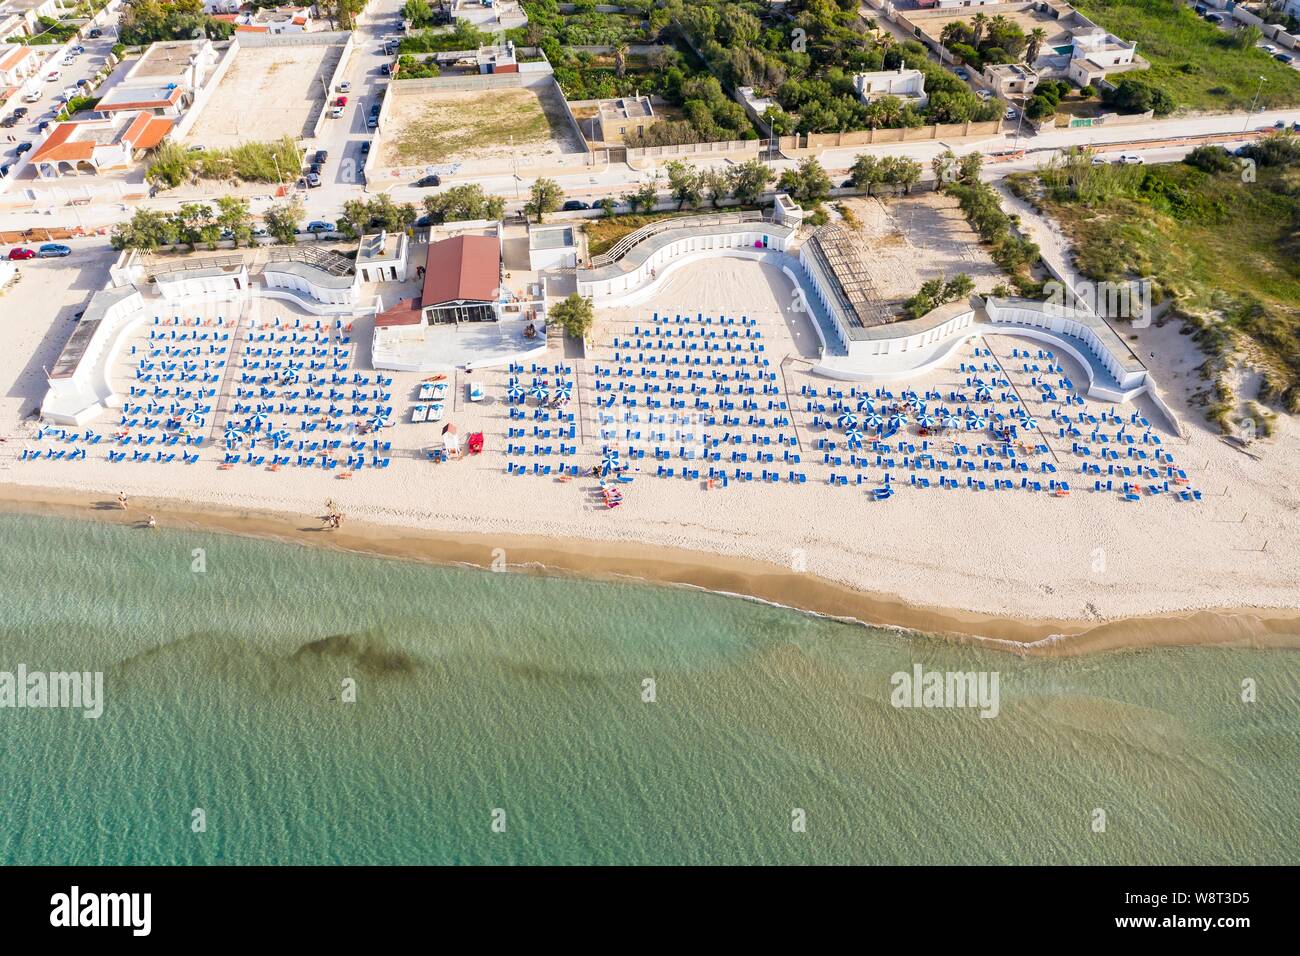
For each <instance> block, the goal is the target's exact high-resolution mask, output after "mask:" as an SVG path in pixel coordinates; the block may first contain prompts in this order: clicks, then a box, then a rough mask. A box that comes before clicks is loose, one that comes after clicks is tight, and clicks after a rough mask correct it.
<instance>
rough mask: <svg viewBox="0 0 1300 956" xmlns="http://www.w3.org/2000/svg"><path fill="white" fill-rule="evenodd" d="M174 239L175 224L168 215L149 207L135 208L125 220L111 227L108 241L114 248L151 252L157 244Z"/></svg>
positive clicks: (169, 242)
mask: <svg viewBox="0 0 1300 956" xmlns="http://www.w3.org/2000/svg"><path fill="white" fill-rule="evenodd" d="M175 241H176V226H175V223H173V222H172V220H171V219H170V217H168V216H167V215H165V214H164V213H161V212H154V211H153V210H150V209H137V210H136V211H135V214H134V215H133V216H132V217H131V219H130V220H129V221H127V222H120V223H118V224H117V225H116V226H114V227H113V233H112V235H111V237H110V238H109V242H110V243H111V244H112V246H113V248H114V249H138V250H140V251H142V252H153V251H154V250H155V249H157V248H158V247H159V246H170V245H172V244H173V243H174V242H175Z"/></svg>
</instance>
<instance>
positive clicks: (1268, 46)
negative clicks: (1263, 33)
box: [1259, 43, 1277, 56]
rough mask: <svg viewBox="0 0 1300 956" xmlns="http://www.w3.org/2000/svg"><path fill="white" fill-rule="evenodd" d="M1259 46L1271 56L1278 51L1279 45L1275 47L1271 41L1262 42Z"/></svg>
mask: <svg viewBox="0 0 1300 956" xmlns="http://www.w3.org/2000/svg"><path fill="white" fill-rule="evenodd" d="M1259 48H1260V49H1261V50H1263V51H1264V52H1265V53H1267V54H1268V55H1269V56H1272V55H1273V54H1274V53H1276V52H1277V47H1275V46H1274V45H1273V44H1271V43H1261V44H1260V45H1259Z"/></svg>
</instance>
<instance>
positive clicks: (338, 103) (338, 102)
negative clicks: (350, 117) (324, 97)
mask: <svg viewBox="0 0 1300 956" xmlns="http://www.w3.org/2000/svg"><path fill="white" fill-rule="evenodd" d="M334 105H335V106H347V105H348V98H347V97H346V96H340V97H339V98H338V99H337V100H335V101H334Z"/></svg>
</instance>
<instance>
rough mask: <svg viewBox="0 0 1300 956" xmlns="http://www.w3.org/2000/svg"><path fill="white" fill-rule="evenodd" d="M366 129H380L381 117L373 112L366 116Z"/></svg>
mask: <svg viewBox="0 0 1300 956" xmlns="http://www.w3.org/2000/svg"><path fill="white" fill-rule="evenodd" d="M366 129H379V117H378V116H376V115H375V114H373V113H372V114H371V115H370V116H367V117H366Z"/></svg>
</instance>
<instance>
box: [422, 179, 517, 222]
mask: <svg viewBox="0 0 1300 956" xmlns="http://www.w3.org/2000/svg"><path fill="white" fill-rule="evenodd" d="M424 211H425V212H427V213H428V214H429V216H430V218H432V219H433V220H434V221H435V222H460V221H463V220H466V219H487V220H489V221H493V220H497V219H500V218H501V217H502V216H504V215H505V211H506V202H505V200H504V199H502V198H501V197H500V196H489V195H487V194H486V193H484V192H483V187H482V186H480V185H479V184H478V183H466V184H464V185H460V186H452V187H451V188H449V189H446V190H444V191H443V192H440V193H436V194H434V195H432V196H426V197H425V200H424Z"/></svg>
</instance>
